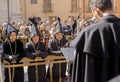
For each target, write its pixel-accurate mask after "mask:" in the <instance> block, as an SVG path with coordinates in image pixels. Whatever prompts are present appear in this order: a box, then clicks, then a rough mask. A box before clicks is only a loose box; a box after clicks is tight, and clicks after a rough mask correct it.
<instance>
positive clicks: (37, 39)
mask: <svg viewBox="0 0 120 82" xmlns="http://www.w3.org/2000/svg"><path fill="white" fill-rule="evenodd" d="M32 41H33V43H35V44H36V43H37V42H38V41H39V36H37V35H35V36H33V37H32Z"/></svg>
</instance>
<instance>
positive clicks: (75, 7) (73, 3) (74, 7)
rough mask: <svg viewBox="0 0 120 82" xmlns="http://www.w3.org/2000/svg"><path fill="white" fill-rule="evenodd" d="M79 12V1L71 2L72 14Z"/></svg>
mask: <svg viewBox="0 0 120 82" xmlns="http://www.w3.org/2000/svg"><path fill="white" fill-rule="evenodd" d="M76 10H77V0H71V12H75V11H76Z"/></svg>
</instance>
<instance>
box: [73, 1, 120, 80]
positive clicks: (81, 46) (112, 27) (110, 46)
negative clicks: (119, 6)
mask: <svg viewBox="0 0 120 82" xmlns="http://www.w3.org/2000/svg"><path fill="white" fill-rule="evenodd" d="M91 9H92V10H93V13H94V14H95V15H96V16H101V15H102V16H103V17H102V19H101V21H100V22H98V23H96V24H92V25H90V26H88V27H86V28H85V29H83V30H82V31H81V32H80V33H79V34H78V36H77V37H76V38H75V39H74V40H73V41H72V42H71V47H76V57H75V61H74V66H73V75H72V82H107V81H108V80H110V79H111V78H113V77H116V76H117V75H119V72H120V68H119V67H120V66H119V65H120V63H119V60H120V19H119V18H118V17H116V16H115V15H114V14H113V12H112V11H113V7H112V2H111V0H92V1H91Z"/></svg>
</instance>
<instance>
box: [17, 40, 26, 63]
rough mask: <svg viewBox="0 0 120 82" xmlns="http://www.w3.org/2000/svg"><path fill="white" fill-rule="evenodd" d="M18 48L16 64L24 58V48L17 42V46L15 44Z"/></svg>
mask: <svg viewBox="0 0 120 82" xmlns="http://www.w3.org/2000/svg"><path fill="white" fill-rule="evenodd" d="M17 45H18V46H19V47H18V48H17V49H18V53H17V55H18V58H17V60H16V61H17V62H19V61H20V60H21V59H22V58H23V57H25V50H24V47H23V43H22V42H21V41H18V44H17Z"/></svg>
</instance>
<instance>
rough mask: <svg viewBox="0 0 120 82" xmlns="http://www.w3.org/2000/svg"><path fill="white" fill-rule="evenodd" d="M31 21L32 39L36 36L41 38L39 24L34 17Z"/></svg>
mask: <svg viewBox="0 0 120 82" xmlns="http://www.w3.org/2000/svg"><path fill="white" fill-rule="evenodd" d="M29 21H31V23H32V26H31V32H30V37H31V38H32V37H33V36H35V35H38V36H39V37H40V33H39V31H38V28H37V22H36V20H35V18H34V17H32V18H29Z"/></svg>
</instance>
